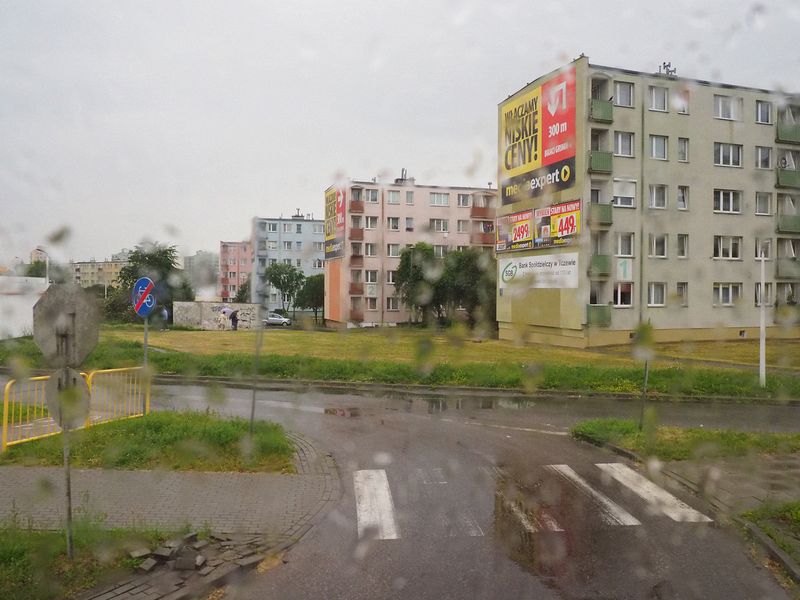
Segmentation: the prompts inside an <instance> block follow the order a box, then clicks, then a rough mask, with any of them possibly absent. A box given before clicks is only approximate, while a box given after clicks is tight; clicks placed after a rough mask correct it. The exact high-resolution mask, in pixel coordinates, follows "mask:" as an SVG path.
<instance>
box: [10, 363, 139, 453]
mask: <svg viewBox="0 0 800 600" xmlns="http://www.w3.org/2000/svg"><path fill="white" fill-rule="evenodd" d="M81 375H83V377H84V378H85V379H86V383H87V385H88V386H89V393H90V400H89V409H90V410H89V417H88V418H87V419H86V424H85V426H86V427H89V426H91V425H94V424H96V423H104V422H107V421H114V420H117V419H127V418H131V417H140V416H142V415H143V414H148V413H149V412H150V381H149V379H147V380H146V378H145V374H144V371H143V369H142V368H141V367H133V368H127V369H103V370H100V371H93V372H92V373H90V374H89V375H87V374H86V373H81ZM48 379H50V376H49V375H43V376H41V377H31V378H30V379H26V380H22V381H17V380H15V379H12V380H10V381H9V382H8V383H7V384H6V386H5V389H4V391H3V430H2V444H1V445H0V451H4V450H5V449H6V448H7V447H8V446H12V445H14V444H20V443H22V442H29V441H31V440H37V439H40V438H43V437H47V436H50V435H55V434H57V433H59V432H60V431H61V429H60V428H59V426H58V424H57V423H56V422H55V421H54V420H53V419H52V418H50V414H49V411H48V410H47V399H46V398H45V392H44V388H45V384H46V382H47V380H48Z"/></svg>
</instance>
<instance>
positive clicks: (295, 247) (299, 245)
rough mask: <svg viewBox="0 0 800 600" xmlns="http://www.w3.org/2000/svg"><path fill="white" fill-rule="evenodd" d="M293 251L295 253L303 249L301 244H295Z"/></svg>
mask: <svg viewBox="0 0 800 600" xmlns="http://www.w3.org/2000/svg"><path fill="white" fill-rule="evenodd" d="M294 249H295V251H296V252H300V250H302V249H303V242H295V243H294Z"/></svg>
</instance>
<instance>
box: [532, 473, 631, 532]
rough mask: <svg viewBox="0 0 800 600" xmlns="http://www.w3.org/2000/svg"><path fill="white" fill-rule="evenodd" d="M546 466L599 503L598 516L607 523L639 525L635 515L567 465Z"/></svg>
mask: <svg viewBox="0 0 800 600" xmlns="http://www.w3.org/2000/svg"><path fill="white" fill-rule="evenodd" d="M547 468H548V469H550V470H551V471H555V472H556V473H558V474H559V475H561V476H562V477H563V478H564V479H566V480H567V481H569V482H570V483H571V484H572V485H574V486H575V487H576V488H578V489H579V490H581V491H582V492H584V493H586V494H588V495H589V496H591V497H592V499H593V500H595V502H597V504H598V505H599V507H600V518H601V519H603V521H604V522H605V523H608V524H609V525H641V523H640V522H639V520H638V519H637V518H636V517H634V516H633V515H632V514H630V513H629V512H628V511H626V510H625V509H624V508H622V507H621V506H620V505H619V504H617V503H616V502H614V501H613V500H611V498H609V497H608V496H606V495H605V494H601V493H600V492H598V491H597V490H595V489H594V488H593V487H592V486H590V485H589V484H588V483H587V482H586V480H585V479H583V477H581V476H580V475H578V474H577V473H576V472H575V471H573V470H572V468H571V467H570V466H569V465H547Z"/></svg>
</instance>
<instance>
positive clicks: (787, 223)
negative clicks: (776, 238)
mask: <svg viewBox="0 0 800 600" xmlns="http://www.w3.org/2000/svg"><path fill="white" fill-rule="evenodd" d="M775 231H777V232H778V233H800V215H780V214H779V215H778V225H777V227H776V228H775Z"/></svg>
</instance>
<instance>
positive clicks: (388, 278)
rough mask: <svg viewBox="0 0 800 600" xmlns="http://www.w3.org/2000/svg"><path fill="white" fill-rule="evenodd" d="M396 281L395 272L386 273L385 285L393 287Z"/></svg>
mask: <svg viewBox="0 0 800 600" xmlns="http://www.w3.org/2000/svg"><path fill="white" fill-rule="evenodd" d="M396 281H397V271H386V283H389V284H391V285H394V284H395V282H396Z"/></svg>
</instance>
